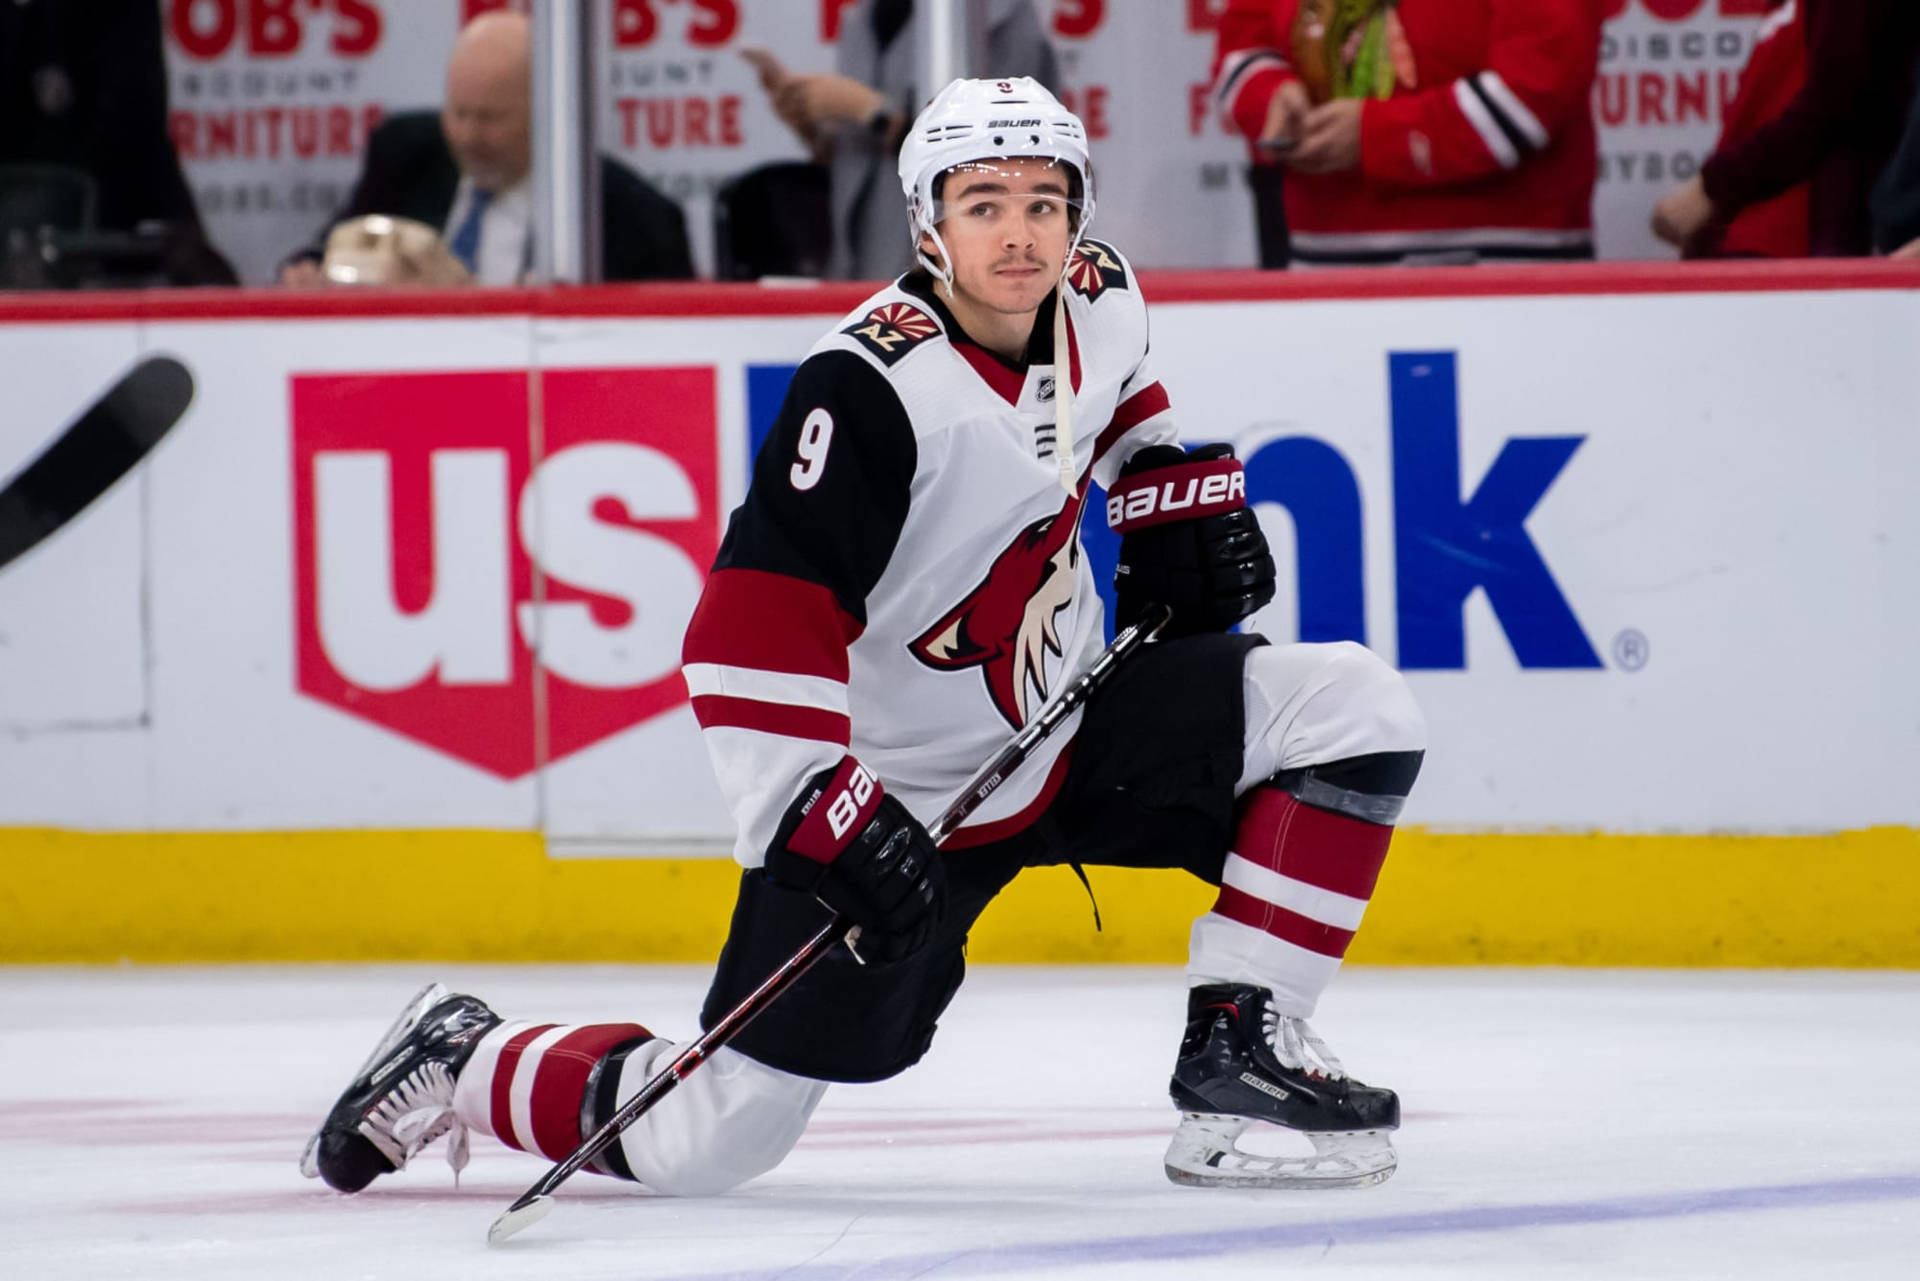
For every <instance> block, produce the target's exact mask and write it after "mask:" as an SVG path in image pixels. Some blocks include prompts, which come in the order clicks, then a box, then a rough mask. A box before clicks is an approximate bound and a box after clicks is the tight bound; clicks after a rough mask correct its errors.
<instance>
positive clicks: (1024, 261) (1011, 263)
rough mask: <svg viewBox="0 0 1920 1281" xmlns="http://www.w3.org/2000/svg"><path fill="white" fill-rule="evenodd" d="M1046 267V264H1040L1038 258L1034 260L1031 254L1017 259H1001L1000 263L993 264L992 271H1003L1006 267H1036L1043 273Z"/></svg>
mask: <svg viewBox="0 0 1920 1281" xmlns="http://www.w3.org/2000/svg"><path fill="white" fill-rule="evenodd" d="M1046 266H1047V264H1046V263H1044V262H1041V261H1040V260H1039V259H1038V258H1035V257H1034V256H1033V255H1032V254H1024V255H1021V256H1020V257H1017V258H1005V259H1002V260H1001V261H999V262H996V263H995V264H993V269H994V270H995V271H1005V270H1006V269H1007V268H1008V267H1037V268H1039V269H1040V270H1042V271H1044V270H1046Z"/></svg>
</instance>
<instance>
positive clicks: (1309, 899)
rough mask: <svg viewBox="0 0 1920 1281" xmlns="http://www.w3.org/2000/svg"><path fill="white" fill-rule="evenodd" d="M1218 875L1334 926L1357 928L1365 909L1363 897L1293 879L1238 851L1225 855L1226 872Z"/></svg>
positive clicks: (1264, 899)
mask: <svg viewBox="0 0 1920 1281" xmlns="http://www.w3.org/2000/svg"><path fill="white" fill-rule="evenodd" d="M1222 879H1223V880H1224V881H1225V882H1226V884H1228V885H1231V886H1233V888H1234V889H1236V890H1239V891H1240V892H1241V893H1243V894H1251V895H1253V897H1255V898H1257V899H1259V900H1260V901H1262V902H1264V903H1271V904H1273V905H1274V906H1275V907H1284V908H1286V909H1287V910H1288V911H1289V912H1296V913H1298V914H1299V915H1301V916H1304V917H1306V918H1307V919H1308V920H1311V921H1318V922H1320V924H1322V925H1331V926H1333V927H1334V928H1336V929H1342V930H1357V929H1359V928H1360V918H1361V917H1362V916H1364V915H1366V911H1367V901H1366V900H1365V899H1361V898H1352V897H1350V896H1348V895H1345V894H1337V893H1335V892H1334V891H1332V890H1323V889H1321V888H1320V887H1319V886H1317V885H1309V884H1307V883H1306V882H1305V881H1296V880H1294V879H1293V878H1292V877H1291V876H1287V875H1284V874H1283V873H1280V872H1276V871H1274V870H1273V869H1271V868H1267V867H1262V866H1260V864H1258V863H1255V862H1254V861H1252V860H1251V859H1246V858H1242V857H1241V856H1240V855H1238V854H1228V855H1227V867H1226V872H1225V875H1224V876H1223V878H1222Z"/></svg>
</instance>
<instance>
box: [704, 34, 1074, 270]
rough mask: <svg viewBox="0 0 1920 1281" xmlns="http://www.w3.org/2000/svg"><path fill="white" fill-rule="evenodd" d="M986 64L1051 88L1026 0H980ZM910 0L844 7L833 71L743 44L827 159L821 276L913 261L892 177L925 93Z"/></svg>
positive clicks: (781, 108)
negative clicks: (800, 65) (797, 67)
mask: <svg viewBox="0 0 1920 1281" xmlns="http://www.w3.org/2000/svg"><path fill="white" fill-rule="evenodd" d="M986 15H987V65H988V66H989V67H991V68H992V69H993V74H995V75H1000V76H1032V77H1033V78H1034V79H1035V80H1038V81H1039V82H1040V83H1041V84H1043V85H1045V86H1046V87H1047V88H1048V89H1049V90H1055V91H1057V90H1058V88H1059V83H1058V81H1059V70H1058V62H1057V60H1056V59H1055V57H1054V53H1053V46H1052V45H1050V44H1048V43H1047V37H1046V32H1045V31H1043V30H1042V29H1041V26H1040V18H1039V15H1038V14H1037V13H1036V12H1035V9H1034V0H987V4H986ZM915 32H916V27H915V23H914V8H913V2H912V0H856V2H855V3H854V4H853V5H852V6H851V7H849V8H848V9H847V10H846V11H845V15H844V17H843V18H842V19H841V25H840V41H839V45H838V48H837V50H836V52H835V59H834V62H835V66H836V68H837V74H832V75H796V74H794V73H792V72H790V71H788V70H787V69H786V67H785V66H784V65H783V64H782V63H781V62H780V60H779V59H778V58H776V57H775V56H774V55H773V54H771V53H768V52H767V51H766V50H763V49H748V50H742V53H743V54H744V55H745V56H746V58H747V59H748V61H750V62H752V63H753V66H754V68H755V70H757V71H758V72H759V73H760V84H761V86H762V87H763V88H765V89H766V91H767V93H768V95H769V96H770V97H771V98H772V99H773V107H774V110H775V111H776V112H778V113H779V116H780V118H781V119H782V120H784V121H785V122H786V124H787V126H788V128H790V129H792V130H793V131H794V132H795V133H797V134H799V135H800V139H801V141H802V142H804V143H806V144H807V146H808V148H810V149H811V150H812V151H813V154H814V158H815V159H816V160H818V161H820V162H821V163H822V164H825V165H827V166H828V170H829V179H828V193H829V194H828V200H829V202H830V204H831V208H832V219H833V243H832V247H831V249H830V251H829V254H828V259H827V276H828V277H829V278H830V279H834V280H886V279H891V278H893V277H895V276H898V275H900V274H901V273H902V272H904V271H906V270H908V269H909V268H911V267H912V266H913V261H914V260H913V238H912V237H911V236H910V235H908V234H907V201H906V196H905V195H904V194H902V192H901V190H900V184H899V182H898V181H896V180H895V178H894V163H895V158H896V157H897V156H898V155H899V152H900V140H901V136H902V134H903V132H904V131H905V129H906V126H907V124H908V123H910V122H911V121H912V119H913V117H914V116H915V115H916V114H917V113H918V112H919V110H920V107H921V105H922V103H923V102H924V100H925V99H927V98H928V97H930V96H931V95H930V94H929V93H927V92H925V91H924V90H921V89H919V88H917V87H916V86H917V82H918V80H919V75H920V67H919V51H918V48H917V46H918V43H919V42H918V41H917V40H916V39H915Z"/></svg>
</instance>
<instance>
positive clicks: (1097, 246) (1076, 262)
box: [1067, 240, 1129, 302]
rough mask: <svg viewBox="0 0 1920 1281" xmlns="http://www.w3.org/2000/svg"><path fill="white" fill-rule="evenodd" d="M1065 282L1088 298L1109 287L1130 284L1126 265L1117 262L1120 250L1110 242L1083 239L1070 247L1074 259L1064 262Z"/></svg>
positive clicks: (1113, 287) (1120, 286)
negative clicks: (1073, 246) (1074, 247)
mask: <svg viewBox="0 0 1920 1281" xmlns="http://www.w3.org/2000/svg"><path fill="white" fill-rule="evenodd" d="M1067 283H1068V284H1069V285H1071V286H1072V287H1073V291H1074V292H1075V293H1077V294H1080V295H1081V296H1082V297H1084V298H1085V299H1086V300H1087V301H1088V302H1093V301H1094V300H1096V299H1097V298H1099V297H1100V295H1101V294H1103V293H1105V292H1106V291H1107V290H1109V289H1126V288H1128V287H1129V285H1128V281H1127V269H1126V268H1125V267H1123V266H1121V265H1120V255H1119V253H1118V252H1117V251H1116V250H1115V249H1114V247H1113V246H1112V245H1107V244H1102V243H1101V242H1100V241H1098V240H1083V241H1081V242H1080V247H1079V248H1078V249H1075V250H1074V251H1073V261H1072V262H1071V263H1070V264H1068V266H1067Z"/></svg>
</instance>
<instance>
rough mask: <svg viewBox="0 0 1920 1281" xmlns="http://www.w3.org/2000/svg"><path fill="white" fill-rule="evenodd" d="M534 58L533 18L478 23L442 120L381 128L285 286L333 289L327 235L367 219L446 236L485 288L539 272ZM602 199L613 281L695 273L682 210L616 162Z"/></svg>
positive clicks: (495, 17)
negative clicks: (326, 279) (349, 188)
mask: <svg viewBox="0 0 1920 1281" xmlns="http://www.w3.org/2000/svg"><path fill="white" fill-rule="evenodd" d="M531 56H532V32H531V29H530V27H529V25H528V22H527V19H526V17H525V16H524V15H522V14H519V13H514V12H510V11H504V10H498V11H493V12H489V13H483V14H481V15H480V16H479V17H477V18H475V19H474V20H473V21H472V22H470V23H468V24H467V26H466V27H465V28H464V29H463V30H462V31H461V33H460V37H459V39H458V40H456V41H455V43H454V48H453V56H452V58H451V59H449V61H448V63H447V95H446V101H445V103H444V105H443V106H442V108H441V111H440V113H439V114H438V115H437V116H436V115H434V114H433V113H431V112H409V113H407V114H404V115H397V116H394V117H392V118H391V119H389V120H387V121H385V122H383V123H382V124H381V125H380V127H379V128H378V129H376V130H374V132H373V136H372V137H371V138H370V139H368V142H367V155H366V160H365V162H364V164H363V166H362V168H361V171H360V178H359V181H358V182H357V183H356V184H355V186H354V189H353V194H352V196H351V197H349V198H348V201H347V205H346V207H345V208H344V209H342V210H341V211H340V212H339V214H337V215H336V216H335V217H334V219H333V221H332V223H330V224H329V226H328V229H327V232H323V233H322V235H321V236H320V237H319V239H318V240H317V241H316V242H315V243H313V244H311V245H309V246H307V247H305V248H303V249H301V250H300V251H298V252H297V253H295V254H294V255H293V256H292V257H291V258H289V259H288V260H287V262H285V263H284V264H282V266H281V269H280V280H281V283H282V284H287V285H315V284H319V283H321V281H322V276H321V271H320V261H321V257H322V254H323V253H324V246H325V244H326V240H327V234H328V233H330V232H331V230H332V228H333V227H334V226H337V225H339V224H340V223H342V222H345V221H347V220H349V219H355V218H360V217H363V216H365V215H367V214H388V215H393V216H396V217H402V218H410V219H413V220H415V221H418V222H422V223H426V224H427V225H429V226H431V227H435V228H439V229H440V230H441V234H442V235H443V236H444V237H445V239H446V242H447V247H448V249H449V250H451V252H452V254H453V256H454V257H456V258H458V259H459V260H460V261H461V263H462V264H464V265H465V267H466V269H467V270H468V272H469V273H471V275H472V276H473V278H474V279H475V280H477V281H478V282H479V283H480V284H483V285H515V284H519V283H521V281H522V280H523V279H524V278H525V277H526V275H527V273H528V271H529V270H530V269H531V268H532V266H533V194H532V184H531V182H530V181H529V176H530V170H531V168H532V162H533V125H532V61H531ZM600 195H601V211H602V212H601V216H602V224H601V227H602V230H601V241H602V245H603V249H602V272H601V276H602V279H605V280H651V279H686V278H688V277H691V276H692V275H693V262H692V258H691V256H690V255H689V252H688V248H687V230H686V220H685V218H684V217H683V216H682V215H681V212H680V207H679V206H678V205H676V204H675V203H674V202H673V201H672V200H669V199H668V198H667V197H666V196H663V195H661V194H660V193H659V192H657V191H655V190H654V189H653V188H652V187H651V186H649V185H648V184H647V182H646V180H645V179H643V178H641V177H640V175H639V174H636V173H634V172H633V171H632V170H631V169H628V168H627V167H626V166H624V165H621V164H620V163H618V162H617V161H614V160H612V159H610V158H608V157H605V156H603V157H601V160H600Z"/></svg>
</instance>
